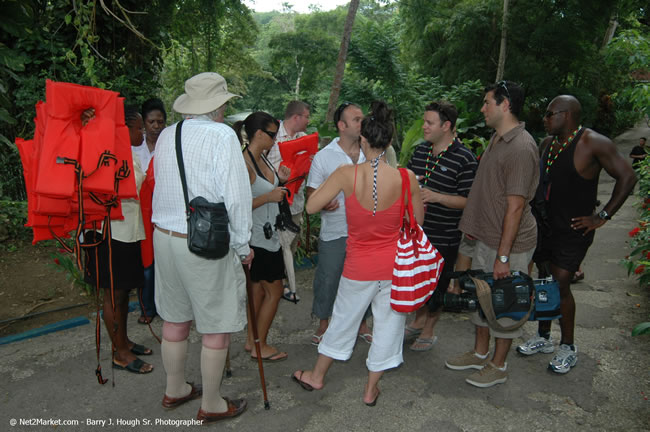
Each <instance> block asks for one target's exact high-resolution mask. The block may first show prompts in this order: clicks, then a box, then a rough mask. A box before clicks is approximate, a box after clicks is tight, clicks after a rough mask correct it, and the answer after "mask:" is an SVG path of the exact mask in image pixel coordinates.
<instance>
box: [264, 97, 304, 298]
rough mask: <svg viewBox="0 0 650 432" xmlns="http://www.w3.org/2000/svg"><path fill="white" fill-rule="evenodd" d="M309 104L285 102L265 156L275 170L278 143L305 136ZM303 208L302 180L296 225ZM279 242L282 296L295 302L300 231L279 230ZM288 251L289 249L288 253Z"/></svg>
mask: <svg viewBox="0 0 650 432" xmlns="http://www.w3.org/2000/svg"><path fill="white" fill-rule="evenodd" d="M309 115H310V114H309V105H308V104H307V103H305V102H302V101H298V100H295V101H291V102H289V103H288V104H287V108H286V110H285V112H284V120H283V121H281V122H280V127H279V128H278V133H277V135H276V136H275V144H274V145H273V147H271V150H269V153H268V155H267V158H268V160H269V162H271V163H272V164H273V166H274V167H275V169H276V170H279V169H280V163H281V162H282V155H281V154H280V148H279V146H278V143H281V142H285V141H291V140H294V139H296V138H300V137H302V136H305V135H306V133H305V131H306V130H307V124H308V123H309ZM304 208H305V183H304V182H303V184H302V186H300V189H298V192H296V195H295V196H294V197H293V203H292V204H291V218H292V220H293V223H295V224H296V225H297V226H299V227H300V226H301V225H302V211H303V209H304ZM280 233H281V235H280V244H281V245H282V249H283V255H284V257H285V263H284V266H285V268H286V270H287V279H288V285H287V284H285V287H284V294H283V297H284V298H285V299H286V300H289V301H293V302H297V301H298V300H299V298H298V297H296V288H295V276H294V269H293V254H294V253H295V252H296V247H297V245H298V239H299V238H300V232H298V233H297V234H294V233H292V232H290V231H280ZM289 251H291V252H290V253H289Z"/></svg>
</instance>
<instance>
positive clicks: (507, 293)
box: [434, 270, 562, 321]
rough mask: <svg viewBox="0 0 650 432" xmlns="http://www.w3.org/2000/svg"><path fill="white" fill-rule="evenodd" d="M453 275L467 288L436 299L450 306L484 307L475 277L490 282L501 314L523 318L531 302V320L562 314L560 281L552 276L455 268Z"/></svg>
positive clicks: (447, 306) (550, 317) (495, 307)
mask: <svg viewBox="0 0 650 432" xmlns="http://www.w3.org/2000/svg"><path fill="white" fill-rule="evenodd" d="M451 277H452V278H454V279H458V282H459V284H460V288H461V289H462V290H463V291H464V292H463V293H462V294H460V295H456V294H451V293H445V294H444V295H443V296H438V298H437V300H436V299H434V301H439V302H440V301H441V303H442V305H444V306H445V307H446V308H448V309H452V310H465V311H474V310H477V309H480V308H481V305H480V302H479V298H478V295H477V288H476V284H475V283H474V280H473V279H472V278H474V279H477V280H482V281H485V282H487V284H488V285H489V286H490V291H491V298H492V308H493V310H494V313H495V315H496V317H497V318H502V317H508V318H512V319H514V320H520V319H522V318H523V317H524V316H526V314H527V313H528V311H529V310H530V309H531V302H533V303H534V308H533V310H532V312H531V314H530V316H529V317H528V320H529V321H544V320H553V319H556V318H560V317H561V316H562V315H561V313H560V289H559V285H558V283H557V281H555V280H554V279H553V278H552V277H548V278H546V279H536V280H533V279H532V278H531V277H530V276H528V275H527V274H526V273H523V272H512V274H511V275H510V276H508V277H506V278H503V279H496V280H495V279H494V277H493V275H492V273H486V272H484V271H482V270H467V271H464V272H455V273H453V274H452V275H451ZM440 297H442V299H440ZM481 312H482V310H481Z"/></svg>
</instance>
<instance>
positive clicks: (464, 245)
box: [458, 234, 476, 258]
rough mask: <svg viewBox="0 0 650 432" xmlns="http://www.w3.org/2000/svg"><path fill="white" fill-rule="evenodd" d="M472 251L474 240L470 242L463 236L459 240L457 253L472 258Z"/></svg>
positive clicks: (474, 244)
mask: <svg viewBox="0 0 650 432" xmlns="http://www.w3.org/2000/svg"><path fill="white" fill-rule="evenodd" d="M474 249H476V239H474V240H470V239H468V238H467V236H466V235H465V234H463V237H462V238H461V239H460V246H458V253H459V254H463V255H465V256H466V257H469V258H472V257H473V256H474Z"/></svg>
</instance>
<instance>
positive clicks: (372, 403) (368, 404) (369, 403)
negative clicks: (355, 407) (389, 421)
mask: <svg viewBox="0 0 650 432" xmlns="http://www.w3.org/2000/svg"><path fill="white" fill-rule="evenodd" d="M380 394H381V392H380V391H377V396H375V400H374V401H372V402H364V404H366V405H367V406H369V407H374V406H375V405H377V399H379V395H380Z"/></svg>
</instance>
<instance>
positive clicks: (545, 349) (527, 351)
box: [517, 336, 555, 355]
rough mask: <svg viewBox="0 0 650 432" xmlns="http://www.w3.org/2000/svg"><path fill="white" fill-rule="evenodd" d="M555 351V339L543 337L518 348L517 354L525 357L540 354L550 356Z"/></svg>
mask: <svg viewBox="0 0 650 432" xmlns="http://www.w3.org/2000/svg"><path fill="white" fill-rule="evenodd" d="M553 351H555V347H554V346H553V339H551V338H550V337H549V338H548V339H546V338H543V337H541V336H535V337H532V338H530V339H528V340H527V341H526V342H524V343H523V344H521V345H519V346H518V347H517V352H518V353H519V354H523V355H533V354H537V353H539V352H542V353H544V354H550V353H552V352H553Z"/></svg>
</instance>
